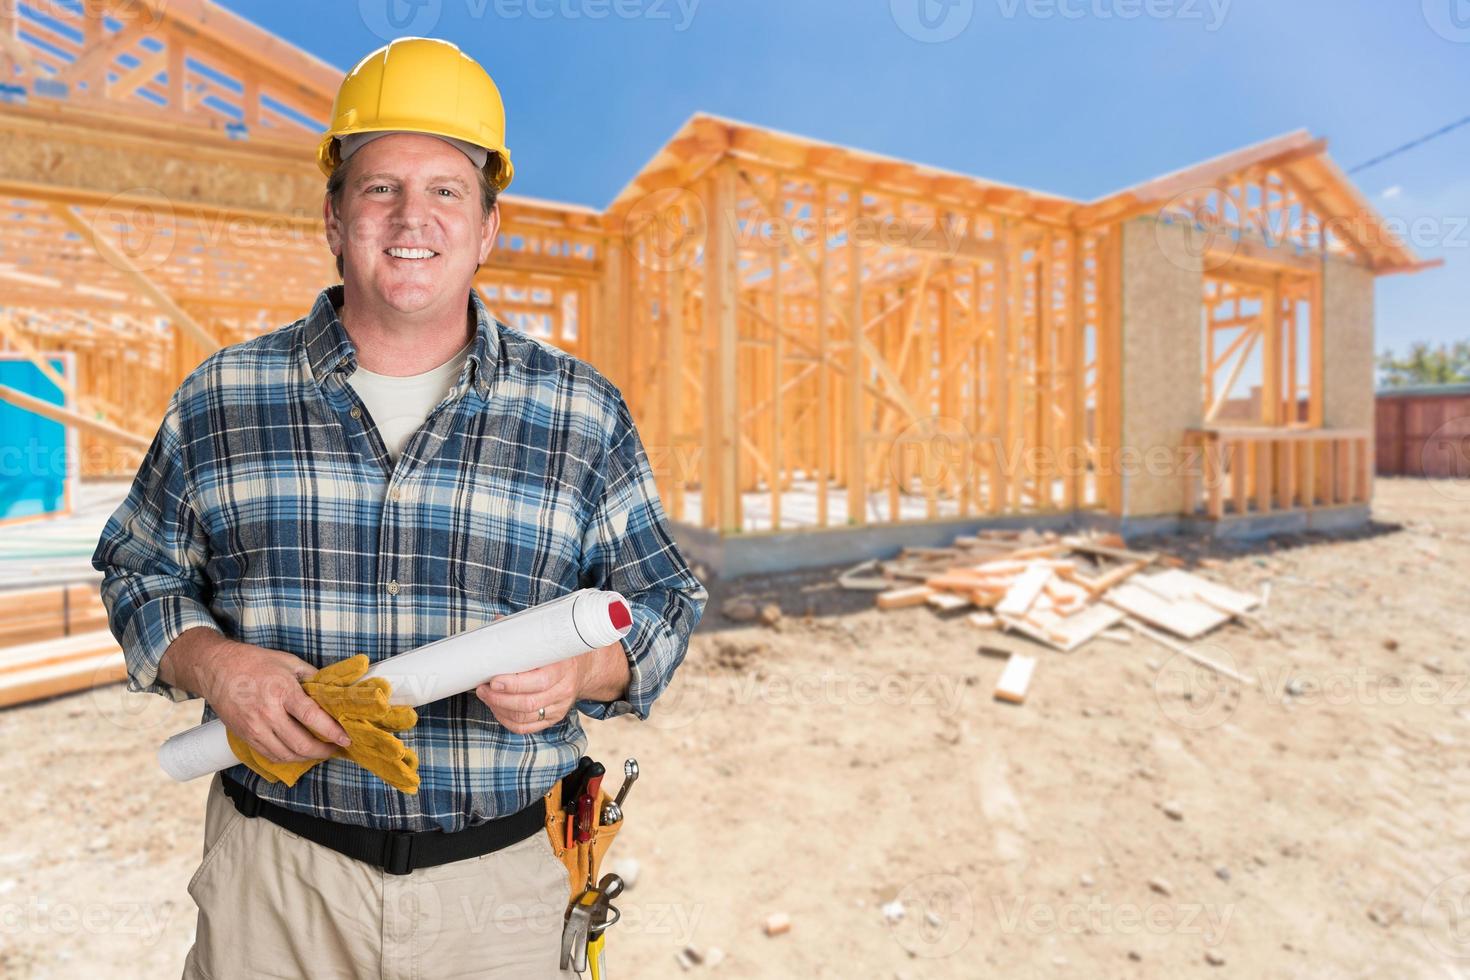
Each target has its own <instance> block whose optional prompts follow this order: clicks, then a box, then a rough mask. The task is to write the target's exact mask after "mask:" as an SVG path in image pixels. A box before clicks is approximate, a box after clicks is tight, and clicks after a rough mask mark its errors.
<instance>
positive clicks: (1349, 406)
mask: <svg viewBox="0 0 1470 980" xmlns="http://www.w3.org/2000/svg"><path fill="white" fill-rule="evenodd" d="M1322 293H1323V296H1322V308H1323V311H1324V312H1325V314H1326V315H1325V317H1324V318H1323V323H1322V329H1323V351H1322V368H1323V370H1322V395H1323V403H1322V409H1323V424H1324V425H1326V427H1327V428H1329V429H1371V428H1372V427H1373V273H1372V271H1371V270H1369V269H1365V268H1363V267H1362V266H1359V265H1353V264H1351V263H1348V262H1344V261H1328V262H1327V263H1326V271H1325V274H1324V278H1323V280H1322Z"/></svg>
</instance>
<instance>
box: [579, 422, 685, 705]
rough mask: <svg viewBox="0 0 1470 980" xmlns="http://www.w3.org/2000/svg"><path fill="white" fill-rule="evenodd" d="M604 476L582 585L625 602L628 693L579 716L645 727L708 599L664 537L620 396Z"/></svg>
mask: <svg viewBox="0 0 1470 980" xmlns="http://www.w3.org/2000/svg"><path fill="white" fill-rule="evenodd" d="M603 473H604V476H605V479H604V481H603V484H602V486H603V489H602V492H601V494H600V497H599V504H598V506H597V508H596V509H595V511H594V512H593V514H592V517H591V520H590V521H589V522H588V524H587V528H586V531H585V533H584V535H583V540H582V567H581V572H582V576H581V585H582V587H583V588H595V589H608V590H612V591H615V592H618V593H620V594H621V595H622V596H623V598H624V599H627V600H628V604H629V608H630V611H631V613H632V618H633V625H632V628H631V629H630V630H629V631H628V633H627V635H625V636H624V637H623V641H622V643H623V649H624V652H625V653H626V655H627V657H628V673H629V680H628V692H627V697H626V698H625V699H622V700H617V701H592V700H585V699H584V700H580V701H578V702H577V709H578V710H579V711H581V712H582V713H583V714H585V715H587V716H588V717H591V718H598V719H601V718H615V717H617V716H619V715H624V714H628V713H630V712H631V713H633V714H636V715H637V716H638V717H639V718H640V719H647V718H648V713H649V709H650V708H651V707H652V705H653V703H654V701H655V700H657V699H658V697H659V695H660V694H662V693H663V691H664V689H665V688H666V687H668V685H669V682H670V680H672V678H673V676H674V671H675V670H676V669H677V668H678V666H679V664H680V663H681V662H682V661H683V660H684V654H685V652H686V651H687V650H688V648H689V636H690V634H691V633H693V632H694V628H695V627H696V626H698V625H699V620H700V617H701V616H703V614H704V605H705V602H706V600H707V599H708V598H709V595H708V593H707V592H706V590H705V588H704V586H703V585H702V584H701V583H700V581H699V579H697V578H695V576H694V573H693V572H692V571H690V569H689V565H688V563H687V562H685V560H684V556H683V555H682V554H680V552H679V548H678V546H677V545H676V544H675V543H674V539H673V536H672V534H670V532H669V526H668V518H667V516H666V515H665V514H664V509H663V505H662V504H661V503H660V502H659V497H658V488H657V487H656V486H655V484H654V480H653V471H652V469H651V468H650V467H649V464H648V456H647V454H646V453H645V452H644V449H643V443H642V441H641V440H640V439H639V437H638V432H637V430H636V429H635V428H634V426H633V419H632V415H631V413H630V412H629V411H628V406H627V403H626V402H625V401H624V400H623V398H622V397H621V395H620V396H619V397H618V417H617V422H616V424H615V425H614V427H613V431H612V432H611V433H610V435H609V449H608V451H607V456H606V460H605V466H604V468H603Z"/></svg>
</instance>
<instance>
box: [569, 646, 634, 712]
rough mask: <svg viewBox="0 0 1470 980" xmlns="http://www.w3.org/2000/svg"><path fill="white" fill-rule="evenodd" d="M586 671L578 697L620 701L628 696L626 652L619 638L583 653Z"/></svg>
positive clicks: (628, 675) (628, 674)
mask: <svg viewBox="0 0 1470 980" xmlns="http://www.w3.org/2000/svg"><path fill="white" fill-rule="evenodd" d="M584 656H586V658H587V672H586V674H585V675H584V677H583V682H582V690H581V691H580V692H579V693H578V697H579V698H583V699H586V700H589V701H621V700H624V699H625V698H627V696H628V682H629V680H630V679H631V677H632V675H631V674H630V673H629V671H628V654H627V651H625V650H624V649H623V641H622V640H619V641H618V642H616V643H613V644H611V645H609V646H605V647H598V648H597V649H596V650H592V651H590V652H589V653H587V654H585V655H584Z"/></svg>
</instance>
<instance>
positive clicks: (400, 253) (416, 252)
mask: <svg viewBox="0 0 1470 980" xmlns="http://www.w3.org/2000/svg"><path fill="white" fill-rule="evenodd" d="M388 254H389V255H391V256H393V257H394V258H395V259H431V258H433V257H434V256H435V255H437V254H438V253H437V252H435V251H433V250H432V249H427V248H390V249H388Z"/></svg>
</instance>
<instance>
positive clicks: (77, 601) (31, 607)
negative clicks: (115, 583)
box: [0, 581, 107, 647]
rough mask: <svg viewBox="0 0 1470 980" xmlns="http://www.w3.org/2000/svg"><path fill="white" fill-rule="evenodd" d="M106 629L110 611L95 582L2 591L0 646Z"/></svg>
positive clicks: (0, 603)
mask: <svg viewBox="0 0 1470 980" xmlns="http://www.w3.org/2000/svg"><path fill="white" fill-rule="evenodd" d="M106 626H107V609H106V607H104V606H103V605H102V593H101V591H100V589H99V588H98V583H97V582H95V581H85V582H69V583H67V584H64V585H50V586H41V587H36V588H26V589H12V590H6V591H0V647H10V646H16V645H18V644H22V643H35V642H38V641H41V640H50V639H54V638H57V637H63V636H70V635H71V634H73V633H87V632H91V631H92V630H98V629H103V628H105V627H106Z"/></svg>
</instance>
